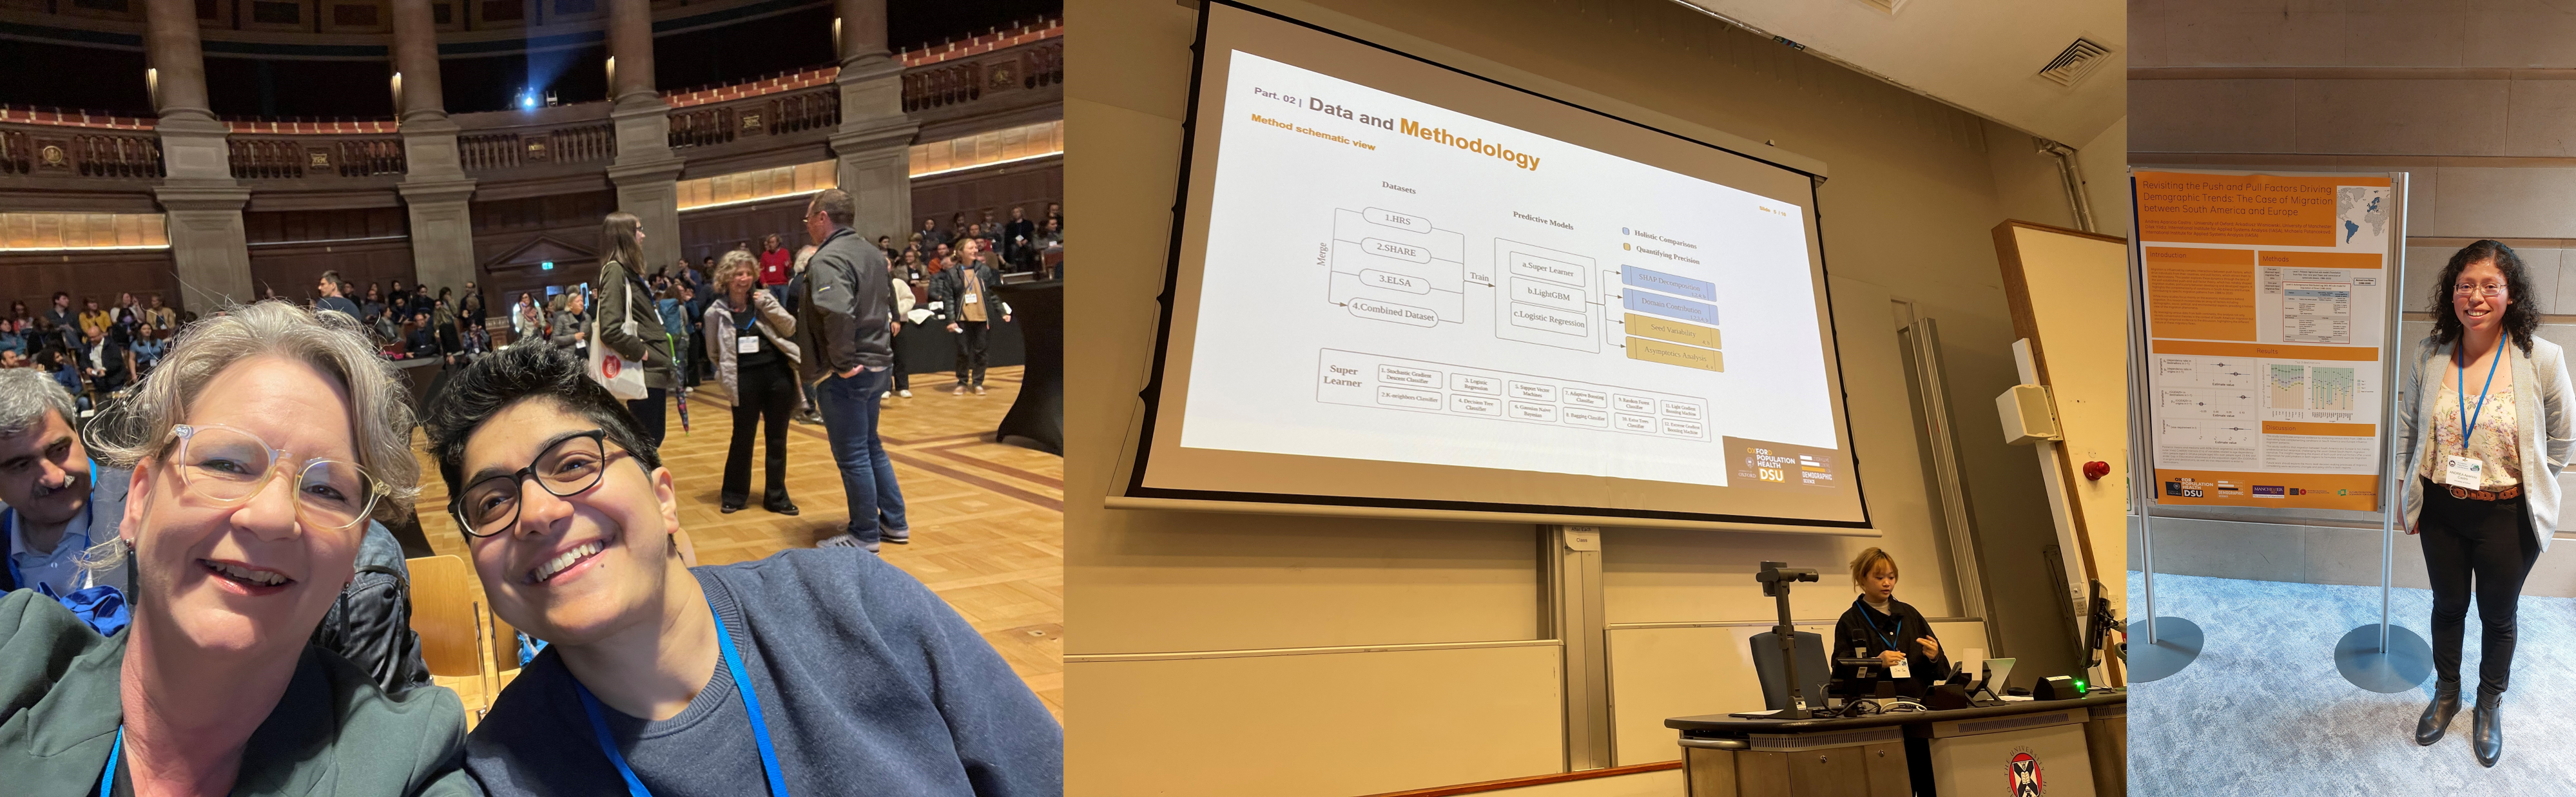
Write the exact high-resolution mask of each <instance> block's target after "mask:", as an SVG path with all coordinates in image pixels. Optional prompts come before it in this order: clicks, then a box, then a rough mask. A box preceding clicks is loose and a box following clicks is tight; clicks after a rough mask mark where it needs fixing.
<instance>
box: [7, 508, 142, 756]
mask: <svg viewBox="0 0 2576 797" xmlns="http://www.w3.org/2000/svg"><path fill="white" fill-rule="evenodd" d="M89 489H90V492H91V493H92V500H91V501H90V502H89V503H87V504H84V505H82V507H81V547H82V548H83V549H87V548H88V547H89V544H90V535H91V534H94V533H97V530H96V529H92V528H90V522H91V521H94V520H97V519H98V501H97V500H96V493H97V492H98V460H90V463H89ZM17 528H18V508H17V507H10V508H8V509H5V510H0V535H7V534H14V533H16V532H17ZM62 546H63V543H62V542H55V543H54V550H57V551H59V550H62ZM0 558H5V559H8V560H9V583H11V584H15V585H17V586H18V588H19V589H35V588H36V586H35V585H33V584H29V583H27V576H26V574H24V573H20V572H18V557H15V556H8V557H0ZM124 732H125V731H124V730H123V729H119V730H118V731H117V733H119V734H123V733H124Z"/></svg>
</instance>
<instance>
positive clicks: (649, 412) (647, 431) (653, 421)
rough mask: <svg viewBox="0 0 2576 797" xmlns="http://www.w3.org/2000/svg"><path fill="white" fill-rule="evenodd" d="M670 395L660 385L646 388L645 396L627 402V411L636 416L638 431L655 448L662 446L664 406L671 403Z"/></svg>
mask: <svg viewBox="0 0 2576 797" xmlns="http://www.w3.org/2000/svg"><path fill="white" fill-rule="evenodd" d="M670 395H671V394H670V393H669V392H668V391H665V390H663V389H661V388H658V387H652V388H645V389H644V397H643V398H640V399H636V400H634V401H629V402H626V411H627V412H628V413H630V414H633V415H634V416H635V426H636V429H635V431H636V433H638V434H641V435H643V436H644V442H647V443H652V444H653V447H654V448H661V447H662V415H663V410H662V408H663V407H664V405H666V404H668V403H669V401H668V399H669V398H670Z"/></svg>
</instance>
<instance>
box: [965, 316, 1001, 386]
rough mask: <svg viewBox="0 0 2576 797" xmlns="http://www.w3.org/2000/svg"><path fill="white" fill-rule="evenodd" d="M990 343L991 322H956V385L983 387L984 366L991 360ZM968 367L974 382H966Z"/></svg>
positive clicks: (991, 339)
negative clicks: (972, 373) (971, 371)
mask: <svg viewBox="0 0 2576 797" xmlns="http://www.w3.org/2000/svg"><path fill="white" fill-rule="evenodd" d="M992 342H993V323H992V322H990V321H967V320H964V319H960V320H958V322H957V384H960V385H974V386H976V387H983V386H984V364H985V363H986V362H989V361H991V359H992V358H991V357H990V356H989V355H990V353H991V352H990V349H991V348H992ZM970 367H971V369H972V370H973V372H974V376H975V381H973V382H968V381H966V376H967V371H968V370H969V369H970Z"/></svg>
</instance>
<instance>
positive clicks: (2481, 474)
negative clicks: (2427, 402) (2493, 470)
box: [2442, 336, 2504, 490]
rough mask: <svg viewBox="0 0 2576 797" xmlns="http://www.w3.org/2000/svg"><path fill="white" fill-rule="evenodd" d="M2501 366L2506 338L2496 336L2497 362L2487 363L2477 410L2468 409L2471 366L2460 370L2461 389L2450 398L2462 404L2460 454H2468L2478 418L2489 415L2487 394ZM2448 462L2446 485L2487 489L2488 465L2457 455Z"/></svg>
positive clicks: (2460, 364) (2475, 459) (2493, 385)
mask: <svg viewBox="0 0 2576 797" xmlns="http://www.w3.org/2000/svg"><path fill="white" fill-rule="evenodd" d="M2464 342H2465V341H2464ZM2502 362H2504V338H2503V336H2497V338H2496V356H2495V359H2492V360H2488V361H2487V382H2486V384H2484V385H2480V386H2479V387H2478V408H2477V409H2476V410H2471V409H2469V395H2468V392H2469V391H2468V388H2469V365H2468V363H2465V362H2463V363H2459V364H2458V365H2459V369H2460V389H2459V390H2455V391H2452V393H2451V395H2453V396H2456V397H2458V398H2459V400H2460V407H2459V409H2460V453H2461V454H2466V453H2468V448H2469V435H2471V434H2474V433H2476V432H2477V430H2478V416H2481V415H2485V414H2486V411H2487V391H2488V389H2489V388H2493V387H2495V372H2496V365H2497V364H2498V363H2502ZM2447 459H2448V460H2449V462H2448V465H2449V467H2448V468H2446V469H2445V472H2444V474H2443V476H2442V483H2443V484H2447V485H2450V486H2452V487H2458V488H2460V489H2463V490H2476V489H2480V488H2481V487H2483V486H2484V485H2485V472H2486V467H2487V466H2486V463H2485V462H2481V461H2479V460H2478V459H2477V458H2476V457H2468V456H2458V455H2453V456H2450V457H2447Z"/></svg>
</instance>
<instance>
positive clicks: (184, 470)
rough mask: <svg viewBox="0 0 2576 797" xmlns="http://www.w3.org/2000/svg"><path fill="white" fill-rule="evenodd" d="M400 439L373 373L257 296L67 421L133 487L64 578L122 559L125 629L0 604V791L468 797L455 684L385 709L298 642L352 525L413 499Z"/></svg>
mask: <svg viewBox="0 0 2576 797" xmlns="http://www.w3.org/2000/svg"><path fill="white" fill-rule="evenodd" d="M411 427H412V412H411V410H410V408H409V406H408V405H407V404H406V403H405V397H404V387H403V385H402V383H401V382H400V381H399V380H398V378H397V377H396V376H395V375H394V372H393V368H392V366H390V365H389V364H387V363H386V362H385V361H384V360H383V359H381V358H379V357H377V356H376V355H375V352H374V351H373V350H372V349H371V347H370V346H368V344H367V342H366V339H365V338H364V337H363V336H362V335H360V334H359V333H358V330H357V328H356V326H355V324H353V323H350V322H347V321H344V320H341V319H339V318H338V317H337V316H331V315H324V316H319V317H317V316H316V314H315V313H313V312H312V311H310V310H305V309H300V308H297V307H294V306H292V305H288V304H285V303H283V302H262V303H259V304H254V305H250V306H247V307H238V308H234V309H232V310H230V311H228V312H225V313H221V314H218V315H215V316H213V317H210V318H207V319H205V320H203V321H200V322H198V323H197V324H195V325H192V326H190V327H189V328H188V329H187V331H185V332H183V333H181V334H180V336H179V339H178V341H177V343H176V344H174V345H173V346H172V348H171V351H170V354H169V357H168V358H167V359H166V360H164V361H163V363H162V367H161V368H160V369H159V370H157V371H155V372H154V373H153V374H152V376H151V377H150V378H148V379H145V380H144V381H143V383H142V384H141V385H139V386H137V387H136V389H135V390H134V392H133V394H132V395H131V396H130V397H128V398H127V399H126V400H125V401H124V402H123V403H121V404H119V405H116V406H114V407H110V408H108V410H107V411H106V412H104V413H102V415H101V416H100V417H99V418H97V419H95V420H93V421H92V424H91V427H90V430H89V432H90V438H91V446H90V450H91V451H92V452H94V453H95V454H96V455H97V456H98V457H99V458H100V459H101V460H102V461H103V462H104V463H106V464H110V465H114V466H117V467H123V468H129V469H131V471H132V473H133V475H132V477H131V481H130V482H129V485H130V486H129V488H128V490H127V499H126V503H125V512H124V517H123V518H122V522H121V523H120V524H119V526H118V532H117V536H116V537H114V538H112V539H109V540H107V541H105V542H103V543H101V544H100V545H98V546H97V547H96V548H94V549H93V550H92V551H91V552H90V555H89V556H88V557H87V561H85V562H84V564H85V566H89V567H94V568H114V567H123V568H126V572H127V573H128V574H129V581H130V582H131V583H132V584H133V585H134V591H133V603H134V621H133V624H132V625H131V626H129V627H128V628H126V629H125V630H124V631H122V632H119V633H117V634H116V635H114V636H109V637H104V638H102V637H100V636H99V635H98V634H97V633H96V632H94V631H92V630H90V628H89V627H87V626H85V625H82V624H80V622H79V621H78V620H77V619H75V618H74V616H73V615H72V614H71V612H69V611H67V610H64V609H63V608H62V606H61V605H60V604H57V603H55V602H53V601H51V600H46V599H44V598H43V597H42V596H39V595H36V594H35V593H32V592H27V591H23V590H22V591H18V592H13V593H10V594H9V595H8V596H7V597H6V598H5V599H0V629H5V630H0V716H6V717H10V718H11V721H10V722H8V723H0V783H7V784H9V790H10V791H12V792H15V793H27V794H38V793H43V794H62V793H71V792H86V791H89V790H92V789H96V790H98V791H100V792H101V793H108V792H126V793H138V794H197V795H214V794H237V795H238V794H299V795H417V794H436V795H451V794H452V795H465V794H471V793H472V791H471V787H470V786H469V785H468V784H467V783H466V781H465V780H464V778H463V776H462V775H461V773H460V772H459V770H458V767H459V765H460V761H459V752H460V750H461V749H462V747H461V745H462V741H463V736H464V731H465V725H464V709H463V707H462V706H461V705H460V704H459V703H458V702H457V700H456V696H455V693H453V692H449V691H447V690H445V689H442V688H438V687H421V688H416V689H413V690H410V691H408V692H404V693H402V694H401V695H398V696H388V695H386V694H384V693H383V692H381V691H380V690H379V689H378V688H377V687H376V685H375V684H374V683H372V682H371V681H370V680H369V678H368V676H367V674H366V673H365V672H362V671H360V670H359V669H358V668H357V667H355V666H353V665H351V664H349V662H348V661H347V660H345V659H342V658H341V657H339V656H338V655H336V654H332V653H329V652H327V651H324V650H322V649H319V648H315V647H311V646H309V645H308V644H307V638H308V637H309V636H310V635H311V634H312V633H313V630H314V628H315V626H316V625H317V624H318V623H319V622H320V621H321V619H322V617H323V615H324V614H325V613H326V612H328V611H329V610H330V609H331V606H332V604H333V602H334V600H335V599H336V598H338V596H339V594H340V590H341V587H342V585H344V584H346V583H348V582H349V581H350V580H351V578H352V577H353V575H354V561H355V559H356V557H357V554H358V548H359V543H360V540H361V538H362V535H363V534H364V533H365V530H366V525H367V521H368V519H369V518H371V517H392V516H394V515H396V514H399V513H401V512H402V511H403V510H405V509H406V508H407V507H408V506H409V505H410V503H411V501H412V498H413V495H414V494H415V493H416V492H417V488H416V487H415V486H414V485H415V484H416V483H417V481H418V478H419V464H418V462H417V460H415V459H413V458H412V454H411V451H410V449H409V442H410V433H411ZM279 482H283V483H284V484H283V485H282V486H281V485H280V484H278V483H279Z"/></svg>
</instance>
